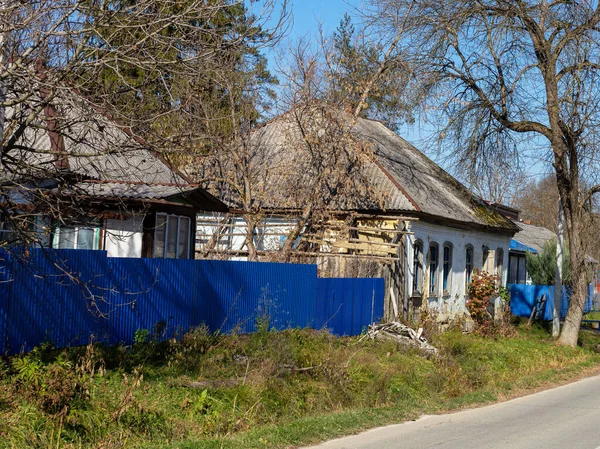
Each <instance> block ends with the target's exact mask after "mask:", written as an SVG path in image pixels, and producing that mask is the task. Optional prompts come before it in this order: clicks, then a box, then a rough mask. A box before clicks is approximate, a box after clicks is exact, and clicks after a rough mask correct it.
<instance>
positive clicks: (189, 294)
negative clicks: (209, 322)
mask: <svg viewBox="0 0 600 449" xmlns="http://www.w3.org/2000/svg"><path fill="white" fill-rule="evenodd" d="M109 261H110V262H109V266H110V282H111V286H112V299H111V309H110V313H109V329H110V332H109V334H110V337H111V340H110V342H111V343H113V344H114V343H125V344H130V343H131V342H132V339H133V336H134V335H135V332H136V331H138V330H140V329H147V330H149V331H151V333H152V336H153V337H156V338H159V339H160V338H171V337H173V336H175V335H176V334H177V333H181V332H183V331H185V330H186V329H188V328H189V327H191V326H193V325H194V324H195V322H196V320H197V318H198V316H197V313H196V310H195V308H194V300H195V296H194V295H195V294H196V289H195V288H194V284H195V282H197V276H196V270H194V268H195V266H194V261H193V260H167V259H125V258H123V259H121V258H111V259H109Z"/></svg>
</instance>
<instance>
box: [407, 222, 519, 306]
mask: <svg viewBox="0 0 600 449" xmlns="http://www.w3.org/2000/svg"><path fill="white" fill-rule="evenodd" d="M410 231H411V232H413V233H414V235H409V236H408V241H409V244H408V245H407V247H406V262H407V282H406V284H407V285H406V288H407V291H406V293H407V294H408V296H409V297H410V296H411V295H412V284H413V254H414V251H413V244H414V242H415V241H417V240H418V239H419V240H421V241H422V242H423V273H424V274H425V272H426V271H427V270H428V269H429V266H428V263H427V254H428V251H429V246H430V244H431V243H437V244H438V246H439V263H438V279H439V282H438V291H437V295H435V296H434V295H431V296H430V297H429V305H430V306H431V307H432V308H435V309H436V310H438V311H440V312H449V313H455V312H458V311H462V310H464V309H465V293H466V271H465V268H466V246H467V245H469V244H470V245H471V246H473V250H474V254H473V268H474V269H475V268H478V269H481V268H482V262H483V246H487V247H488V248H489V250H490V255H489V258H490V259H491V264H492V267H493V266H494V264H495V258H496V251H497V249H498V248H501V249H502V250H503V260H502V273H499V275H500V276H501V282H502V285H505V283H506V277H507V273H508V247H509V244H510V239H511V238H510V237H509V236H507V235H502V234H496V233H489V232H479V231H468V230H462V229H455V228H450V227H446V226H439V225H434V224H430V223H426V222H424V221H415V222H410ZM445 243H450V244H451V245H452V275H451V287H450V292H449V295H447V296H444V295H443V292H442V291H441V290H442V285H441V284H442V280H441V277H442V263H443V246H444V244H445ZM492 269H493V268H492ZM424 277H425V276H424ZM423 288H427V286H424V287H423Z"/></svg>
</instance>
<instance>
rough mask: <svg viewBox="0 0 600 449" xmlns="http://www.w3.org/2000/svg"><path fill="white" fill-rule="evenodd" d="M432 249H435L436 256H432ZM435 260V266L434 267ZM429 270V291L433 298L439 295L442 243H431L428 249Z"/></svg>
mask: <svg viewBox="0 0 600 449" xmlns="http://www.w3.org/2000/svg"><path fill="white" fill-rule="evenodd" d="M432 250H435V258H433V257H432V254H431V252H432ZM434 262H435V266H434V267H432V265H434ZM432 268H433V270H432ZM427 270H429V282H428V284H429V285H428V286H427V291H428V292H429V296H430V297H431V298H437V297H438V295H439V271H440V245H438V244H437V243H436V242H431V243H429V250H428V251H427Z"/></svg>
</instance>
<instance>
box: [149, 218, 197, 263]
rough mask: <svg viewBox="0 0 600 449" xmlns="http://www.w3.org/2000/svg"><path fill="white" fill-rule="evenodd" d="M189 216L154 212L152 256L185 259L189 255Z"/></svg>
mask: <svg viewBox="0 0 600 449" xmlns="http://www.w3.org/2000/svg"><path fill="white" fill-rule="evenodd" d="M190 224H191V220H190V218H189V217H183V216H179V215H167V214H156V227H155V229H154V257H166V258H168V259H187V258H188V257H189V255H190Z"/></svg>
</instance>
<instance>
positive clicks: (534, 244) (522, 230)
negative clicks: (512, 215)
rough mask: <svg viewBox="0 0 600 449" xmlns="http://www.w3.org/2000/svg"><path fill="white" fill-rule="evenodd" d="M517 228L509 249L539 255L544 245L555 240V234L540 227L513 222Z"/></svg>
mask: <svg viewBox="0 0 600 449" xmlns="http://www.w3.org/2000/svg"><path fill="white" fill-rule="evenodd" d="M515 224H516V225H517V227H518V228H519V232H517V233H516V234H515V235H514V237H513V238H512V241H511V244H510V249H512V250H515V251H522V252H525V251H527V250H529V251H531V252H532V253H539V252H541V251H542V250H543V249H544V245H545V244H546V243H547V242H548V241H549V240H551V239H553V238H556V234H555V233H554V232H552V231H551V230H549V229H546V228H543V227H541V226H534V225H531V224H527V223H523V222H515Z"/></svg>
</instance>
